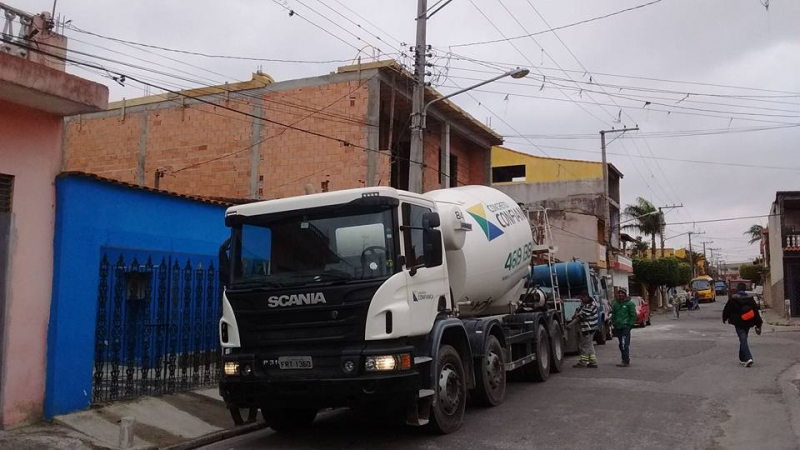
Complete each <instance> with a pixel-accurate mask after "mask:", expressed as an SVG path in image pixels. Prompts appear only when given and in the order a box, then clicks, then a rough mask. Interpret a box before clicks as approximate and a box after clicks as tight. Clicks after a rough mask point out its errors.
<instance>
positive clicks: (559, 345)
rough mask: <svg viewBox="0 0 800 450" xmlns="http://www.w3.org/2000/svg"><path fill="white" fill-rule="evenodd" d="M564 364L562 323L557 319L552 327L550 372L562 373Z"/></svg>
mask: <svg viewBox="0 0 800 450" xmlns="http://www.w3.org/2000/svg"><path fill="white" fill-rule="evenodd" d="M563 364H564V339H563V335H562V334H561V325H559V324H558V322H556V321H555V320H554V321H553V325H552V327H551V328H550V372H552V373H560V372H561V366H562V365H563Z"/></svg>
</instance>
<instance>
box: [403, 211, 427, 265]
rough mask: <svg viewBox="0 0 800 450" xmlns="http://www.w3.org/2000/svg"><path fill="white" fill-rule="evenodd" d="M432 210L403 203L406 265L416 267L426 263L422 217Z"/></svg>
mask: <svg viewBox="0 0 800 450" xmlns="http://www.w3.org/2000/svg"><path fill="white" fill-rule="evenodd" d="M429 212H431V210H430V209H428V208H424V207H422V206H417V205H411V204H409V203H403V209H402V213H403V225H405V226H407V227H412V228H406V229H405V230H404V231H403V244H404V245H405V247H406V251H405V257H406V266H407V267H415V266H421V265H423V264H425V255H424V253H423V247H422V217H423V216H424V215H425V213H429Z"/></svg>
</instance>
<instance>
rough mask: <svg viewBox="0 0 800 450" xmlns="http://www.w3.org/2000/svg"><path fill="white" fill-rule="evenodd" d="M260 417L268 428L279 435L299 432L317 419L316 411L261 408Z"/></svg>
mask: <svg viewBox="0 0 800 450" xmlns="http://www.w3.org/2000/svg"><path fill="white" fill-rule="evenodd" d="M261 415H262V416H263V417H264V422H265V423H266V424H267V426H268V427H270V428H272V429H273V430H275V431H277V432H279V433H286V432H291V431H297V430H301V429H303V428H306V427H307V426H309V425H311V423H312V422H314V419H316V418H317V410H316V409H279V410H274V409H273V410H268V409H266V408H261Z"/></svg>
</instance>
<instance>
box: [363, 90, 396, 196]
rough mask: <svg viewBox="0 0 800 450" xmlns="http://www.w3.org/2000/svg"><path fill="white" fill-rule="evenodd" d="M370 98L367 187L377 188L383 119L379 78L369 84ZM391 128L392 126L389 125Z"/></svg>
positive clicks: (367, 127) (368, 107)
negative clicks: (381, 121)
mask: <svg viewBox="0 0 800 450" xmlns="http://www.w3.org/2000/svg"><path fill="white" fill-rule="evenodd" d="M367 89H368V91H369V94H368V95H369V97H368V101H367V124H368V125H367V126H366V127H365V128H366V134H367V148H368V149H369V150H366V152H367V179H366V180H365V183H364V184H365V185H367V186H375V185H376V184H377V183H378V180H376V176H377V172H378V158H381V157H382V156H383V155H381V154H380V153H379V152H380V150H379V149H378V146H379V143H380V118H381V80H380V79H379V78H378V77H373V78H372V79H371V80H369V82H368V83H367ZM389 126H390V127H391V126H392V124H389Z"/></svg>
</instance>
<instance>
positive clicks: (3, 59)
mask: <svg viewBox="0 0 800 450" xmlns="http://www.w3.org/2000/svg"><path fill="white" fill-rule="evenodd" d="M0 100H4V101H7V102H9V103H14V104H17V105H22V106H25V107H28V108H32V109H37V110H40V111H45V112H48V113H50V114H55V115H58V116H68V115H74V114H84V113H89V112H96V111H102V110H104V109H106V107H107V106H108V88H107V87H106V86H104V85H102V84H100V83H95V82H93V81H89V80H86V79H84V78H81V77H76V76H75V75H70V74H68V73H65V72H62V71H60V70H56V69H52V68H50V67H47V66H44V65H42V64H37V63H35V62H31V61H28V60H27V59H25V58H21V57H19V56H14V55H9V54H7V53H0Z"/></svg>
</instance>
